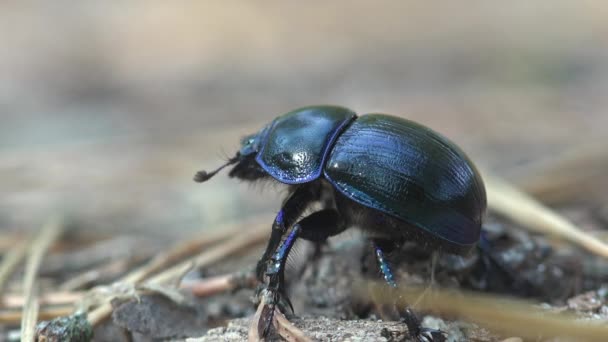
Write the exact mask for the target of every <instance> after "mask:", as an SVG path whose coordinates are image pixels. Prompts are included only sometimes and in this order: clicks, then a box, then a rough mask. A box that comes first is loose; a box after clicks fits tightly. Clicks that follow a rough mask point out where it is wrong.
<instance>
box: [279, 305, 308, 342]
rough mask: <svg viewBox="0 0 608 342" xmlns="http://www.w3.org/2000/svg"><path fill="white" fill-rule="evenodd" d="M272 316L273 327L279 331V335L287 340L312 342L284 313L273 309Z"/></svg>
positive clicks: (291, 341)
mask: <svg viewBox="0 0 608 342" xmlns="http://www.w3.org/2000/svg"><path fill="white" fill-rule="evenodd" d="M274 316H275V322H274V324H275V328H276V329H277V332H278V333H279V335H281V337H282V338H284V339H285V340H287V341H289V342H312V339H310V338H309V337H308V336H306V334H305V333H304V332H303V331H302V330H300V328H298V327H296V326H295V325H293V324H292V323H291V322H290V321H289V320H288V319H287V318H286V317H285V315H283V313H282V312H281V310H278V309H275V310H274Z"/></svg>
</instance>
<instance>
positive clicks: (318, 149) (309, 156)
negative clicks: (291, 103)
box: [255, 106, 356, 184]
mask: <svg viewBox="0 0 608 342" xmlns="http://www.w3.org/2000/svg"><path fill="white" fill-rule="evenodd" d="M355 117H356V116H355V113H354V112H352V111H350V110H348V109H346V108H342V107H335V106H315V107H306V108H301V109H298V110H295V111H293V112H290V113H287V114H285V115H282V116H280V117H278V118H276V119H275V120H274V121H273V122H272V123H271V124H270V125H269V126H267V127H266V128H265V129H264V130H262V131H260V133H259V134H258V135H257V136H256V139H257V140H258V141H259V145H258V146H259V150H258V151H257V154H256V157H255V160H256V162H257V163H258V164H259V166H260V167H261V168H262V169H263V170H264V171H265V172H266V173H267V174H268V175H269V176H271V177H273V178H274V179H276V180H277V181H279V182H281V183H285V184H303V183H308V182H312V181H314V180H316V179H318V178H319V177H320V176H321V174H322V172H323V167H324V164H325V160H326V158H327V155H328V154H329V152H330V151H331V148H332V146H333V144H334V142H335V140H336V139H337V137H338V136H339V134H340V133H341V132H342V131H343V130H344V128H345V127H346V126H347V125H348V124H349V123H350V122H351V121H352V120H353V119H354V118H355Z"/></svg>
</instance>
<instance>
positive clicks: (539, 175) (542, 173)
mask: <svg viewBox="0 0 608 342" xmlns="http://www.w3.org/2000/svg"><path fill="white" fill-rule="evenodd" d="M607 171H608V145H607V144H606V143H605V142H600V143H594V144H588V145H585V146H578V147H575V148H573V149H570V150H568V151H565V152H563V153H559V154H557V155H555V156H553V157H549V158H544V159H542V160H540V161H538V162H533V163H530V164H525V165H523V166H521V167H518V168H515V169H514V170H511V171H510V172H509V175H510V177H509V179H513V182H514V183H515V184H517V186H518V187H519V188H521V189H523V190H524V191H525V192H526V193H529V194H531V195H533V196H534V197H536V198H539V199H542V200H543V202H559V201H565V200H566V201H573V200H579V199H589V197H590V196H591V197H593V196H598V195H599V196H605V195H606V194H605V191H603V190H604V189H605V186H607V185H608V180H607V179H606V177H605V175H606V173H607ZM598 185H600V186H598ZM602 185H603V186H602Z"/></svg>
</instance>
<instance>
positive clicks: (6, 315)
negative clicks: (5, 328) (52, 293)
mask: <svg viewBox="0 0 608 342" xmlns="http://www.w3.org/2000/svg"><path fill="white" fill-rule="evenodd" d="M72 311H74V305H72V304H69V305H62V306H54V307H51V308H41V309H40V310H39V312H38V319H39V320H48V319H53V318H55V317H59V316H67V315H70V314H71V313H72ZM22 317H23V313H22V311H21V310H19V311H16V310H0V324H11V325H13V324H17V323H19V322H21V319H22Z"/></svg>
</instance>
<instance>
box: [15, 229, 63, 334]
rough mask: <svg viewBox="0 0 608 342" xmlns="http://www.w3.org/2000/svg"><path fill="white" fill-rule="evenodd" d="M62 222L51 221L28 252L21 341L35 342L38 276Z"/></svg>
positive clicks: (58, 233) (58, 234) (59, 232)
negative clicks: (43, 259) (43, 258)
mask: <svg viewBox="0 0 608 342" xmlns="http://www.w3.org/2000/svg"><path fill="white" fill-rule="evenodd" d="M61 231H62V222H61V220H60V219H58V218H55V219H52V220H49V221H48V222H47V223H46V224H45V225H44V226H43V227H42V229H41V230H40V233H39V234H38V236H37V237H36V238H35V240H34V241H33V242H32V244H31V247H30V249H29V250H28V253H29V258H28V260H27V263H26V265H25V275H24V277H23V294H24V297H25V305H24V306H23V315H22V317H21V341H25V342H33V341H34V337H35V329H36V321H37V319H38V308H39V303H38V295H37V292H38V291H37V290H38V289H37V287H36V276H37V274H38V269H39V268H40V263H41V262H42V257H43V256H44V254H45V253H46V251H47V249H48V248H49V247H50V246H51V245H52V244H53V242H54V241H55V240H56V239H57V238H58V237H59V236H60V235H61Z"/></svg>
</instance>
